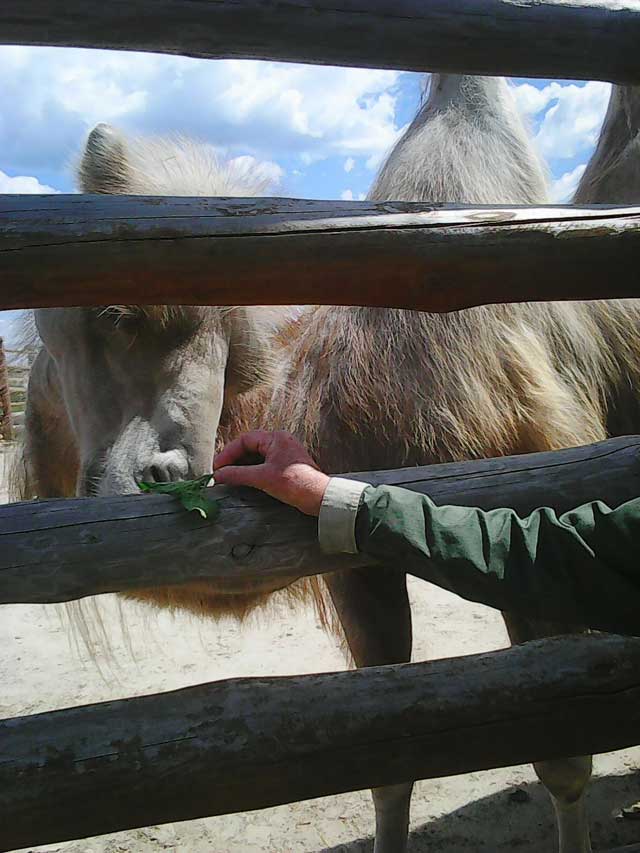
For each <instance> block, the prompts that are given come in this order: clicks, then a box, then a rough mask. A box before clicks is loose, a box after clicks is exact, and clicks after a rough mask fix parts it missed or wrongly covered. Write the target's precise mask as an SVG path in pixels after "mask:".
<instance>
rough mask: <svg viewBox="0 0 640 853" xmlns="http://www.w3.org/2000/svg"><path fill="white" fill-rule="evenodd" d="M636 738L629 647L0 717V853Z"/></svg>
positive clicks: (559, 644) (279, 682) (567, 642)
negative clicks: (9, 717) (32, 714)
mask: <svg viewBox="0 0 640 853" xmlns="http://www.w3.org/2000/svg"><path fill="white" fill-rule="evenodd" d="M639 739H640V640H639V639H632V638H622V637H615V636H607V637H602V636H600V637H565V638H560V639H559V638H556V639H552V640H543V641H539V642H536V643H527V644H525V645H523V646H517V647H515V648H513V649H509V650H506V651H499V652H491V653H489V654H480V655H473V656H469V657H462V658H454V659H450V660H440V661H434V662H432V663H419V664H406V665H403V666H386V667H373V668H370V669H363V670H359V671H358V672H340V673H328V674H323V675H303V676H296V677H289V678H264V677H263V678H248V679H234V680H233V681H222V682H218V683H213V684H205V685H200V686H197V687H189V688H187V689H185V690H177V691H173V692H170V693H164V694H160V695H157V696H141V697H137V698H133V699H124V700H120V701H116V702H103V703H100V704H96V705H88V706H85V707H80V708H68V709H66V710H62V711H55V712H52V713H45V714H37V715H35V716H32V717H22V718H14V719H9V720H4V721H2V722H0V756H1V759H0V851H7V850H14V849H16V848H23V847H31V846H32V845H39V844H44V843H52V842H58V841H65V840H67V839H71V838H79V837H80V838H81V837H86V836H92V835H97V834H101V833H106V832H115V831H117V830H123V829H130V828H132V827H139V826H147V825H149V824H154V823H167V822H169V821H172V822H173V821H180V820H190V819H192V818H197V817H204V816H207V815H215V814H226V813H229V812H238V811H247V810H249V809H259V808H266V807H269V806H275V805H280V804H284V803H290V802H295V801H299V800H306V799H309V798H311V797H321V796H326V795H328V794H339V793H343V792H345V791H354V790H359V789H362V788H369V787H378V786H381V785H390V784H397V783H400V782H406V781H409V780H412V779H428V778H436V777H441V776H449V775H453V774H458V773H468V772H471V771H478V770H485V769H488V768H493V767H504V766H508V765H513V764H522V763H525V762H530V761H540V760H542V759H548V758H559V757H561V756H565V755H584V754H589V753H599V752H608V751H610V750H613V749H621V748H623V747H628V746H631V745H632V744H636V743H637V742H638V740H639ZM292 849H295V842H294V843H292Z"/></svg>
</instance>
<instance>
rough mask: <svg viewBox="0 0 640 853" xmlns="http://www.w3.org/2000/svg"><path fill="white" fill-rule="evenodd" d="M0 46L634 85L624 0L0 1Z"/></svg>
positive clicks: (634, 32) (639, 68) (639, 76)
mask: <svg viewBox="0 0 640 853" xmlns="http://www.w3.org/2000/svg"><path fill="white" fill-rule="evenodd" d="M0 42H2V43H4V44H48V45H59V46H65V45H73V46H76V47H100V48H122V49H126V50H142V51H153V52H157V53H180V54H185V55H188V56H199V57H208V58H216V59H220V58H228V57H231V58H237V59H238V58H239V59H275V60H284V61H289V62H311V63H319V64H325V65H352V66H366V67H373V68H400V69H407V70H413V71H442V72H453V73H466V74H493V75H495V74H502V75H510V76H519V77H551V78H554V77H566V78H570V79H584V80H592V79H593V80H611V81H615V82H620V83H638V82H640V63H638V51H637V46H638V44H639V43H640V11H639V10H638V3H637V2H636V0H429V2H425V0H286V2H282V0H134V1H133V0H109V2H108V3H104V2H98V0H65V2H64V3H63V4H61V3H59V2H56V0H29V2H28V3H25V2H24V0H3V3H2V7H1V12H0Z"/></svg>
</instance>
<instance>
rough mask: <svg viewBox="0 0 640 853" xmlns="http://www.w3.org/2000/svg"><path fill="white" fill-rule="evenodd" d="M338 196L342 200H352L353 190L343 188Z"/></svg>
mask: <svg viewBox="0 0 640 853" xmlns="http://www.w3.org/2000/svg"><path fill="white" fill-rule="evenodd" d="M340 198H341V199H342V201H353V190H344V191H343V192H342V195H341V196H340Z"/></svg>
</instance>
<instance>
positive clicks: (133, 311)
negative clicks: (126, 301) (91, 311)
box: [97, 305, 142, 331]
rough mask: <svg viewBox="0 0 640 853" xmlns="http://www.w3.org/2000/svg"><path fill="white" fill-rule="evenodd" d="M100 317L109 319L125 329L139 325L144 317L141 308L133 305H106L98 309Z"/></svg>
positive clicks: (131, 328) (113, 323) (129, 329)
mask: <svg viewBox="0 0 640 853" xmlns="http://www.w3.org/2000/svg"><path fill="white" fill-rule="evenodd" d="M97 313H98V317H99V318H100V319H104V320H108V321H109V322H110V323H111V324H112V325H113V326H115V327H116V328H118V329H122V330H124V331H131V330H133V329H134V328H136V327H137V326H138V324H139V323H140V320H141V318H142V312H141V311H140V309H139V308H136V307H134V306H132V305H106V306H105V307H104V308H99V309H97Z"/></svg>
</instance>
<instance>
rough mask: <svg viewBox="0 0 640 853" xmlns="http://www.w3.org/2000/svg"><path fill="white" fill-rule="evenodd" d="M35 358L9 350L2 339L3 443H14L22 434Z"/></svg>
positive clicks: (0, 396) (0, 421) (0, 408)
mask: <svg viewBox="0 0 640 853" xmlns="http://www.w3.org/2000/svg"><path fill="white" fill-rule="evenodd" d="M33 356H34V353H33V352H32V351H30V350H27V349H7V347H6V346H5V345H4V342H3V340H2V338H0V439H1V440H3V441H13V440H14V439H15V438H16V437H18V436H20V434H21V433H22V429H23V425H24V410H25V402H26V397H27V382H28V379H29V370H30V369H31V364H32V362H33Z"/></svg>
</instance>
